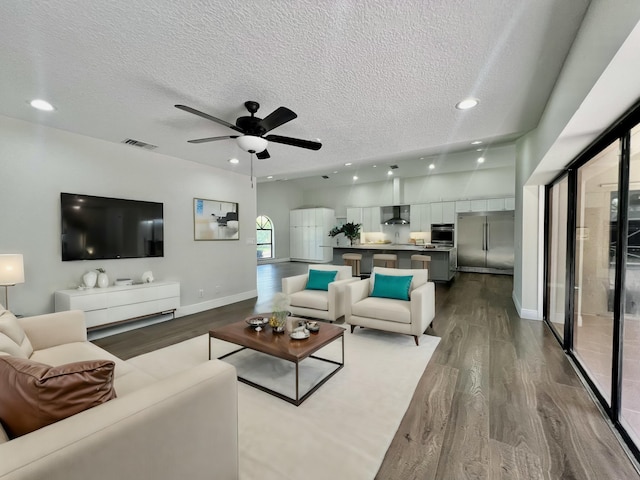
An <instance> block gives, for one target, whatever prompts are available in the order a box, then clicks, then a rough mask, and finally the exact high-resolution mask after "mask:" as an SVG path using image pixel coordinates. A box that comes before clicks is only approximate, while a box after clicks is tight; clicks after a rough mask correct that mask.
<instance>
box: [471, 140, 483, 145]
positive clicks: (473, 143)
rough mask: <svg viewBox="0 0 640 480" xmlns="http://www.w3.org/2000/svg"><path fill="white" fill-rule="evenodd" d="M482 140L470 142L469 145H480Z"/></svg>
mask: <svg viewBox="0 0 640 480" xmlns="http://www.w3.org/2000/svg"><path fill="white" fill-rule="evenodd" d="M481 143H482V140H476V141H475V142H471V145H480V144H481Z"/></svg>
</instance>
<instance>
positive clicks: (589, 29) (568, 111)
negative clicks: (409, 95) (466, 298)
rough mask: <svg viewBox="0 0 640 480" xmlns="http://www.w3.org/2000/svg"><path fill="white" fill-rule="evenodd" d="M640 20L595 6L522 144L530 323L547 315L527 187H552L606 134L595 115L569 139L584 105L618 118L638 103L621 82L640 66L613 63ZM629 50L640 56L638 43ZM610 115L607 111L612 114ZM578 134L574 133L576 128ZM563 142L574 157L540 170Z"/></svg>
mask: <svg viewBox="0 0 640 480" xmlns="http://www.w3.org/2000/svg"><path fill="white" fill-rule="evenodd" d="M639 19H640V2H638V1H637V0H593V1H592V2H591V4H590V7H589V10H588V11H587V14H586V16H585V19H584V21H583V24H582V27H581V28H580V31H579V33H578V36H577V37H576V40H575V42H574V44H573V46H572V49H571V51H570V52H569V55H568V57H567V60H566V61H565V65H564V67H563V70H562V72H561V74H560V77H559V78H558V82H557V83H556V87H555V88H554V91H553V93H552V95H551V97H550V98H549V102H548V104H547V107H546V109H545V111H544V113H543V116H542V118H541V120H540V123H539V124H538V127H537V128H536V129H535V130H533V131H532V132H530V133H529V134H527V135H526V136H524V137H522V138H521V139H520V140H519V141H518V142H517V167H516V218H515V220H516V221H515V223H516V237H515V242H516V247H518V246H521V248H516V257H515V266H514V292H513V297H514V302H515V304H516V306H518V307H519V313H520V315H521V316H524V317H526V318H540V317H541V314H542V312H540V311H539V310H540V308H539V305H540V301H539V299H540V296H541V294H542V280H541V278H540V275H539V273H538V270H539V265H540V262H542V261H543V260H542V258H541V256H540V255H539V249H538V248H537V245H535V244H533V243H532V242H527V241H526V240H525V239H527V238H535V237H537V236H538V234H539V231H540V229H541V228H543V227H542V225H541V223H540V222H539V218H538V211H537V208H534V207H533V199H532V198H531V195H530V194H531V191H529V192H527V188H526V186H527V185H538V184H544V183H546V182H548V181H549V180H550V179H551V178H552V177H553V170H552V167H554V166H555V169H556V171H559V170H560V169H561V168H562V166H563V165H566V164H568V163H569V162H570V161H571V160H573V156H574V155H575V154H577V153H578V152H579V151H580V150H581V149H583V148H585V147H586V146H588V144H589V143H590V142H591V141H593V139H594V138H595V137H597V136H598V135H599V134H600V133H601V131H602V129H601V128H599V127H598V126H599V125H600V123H601V119H600V118H599V117H600V115H599V114H596V115H595V116H594V115H591V120H590V119H589V118H587V119H586V121H587V122H588V125H590V127H591V130H590V131H584V132H583V133H582V134H581V135H579V136H578V135H575V134H574V135H569V136H567V133H566V132H571V130H572V128H567V126H568V125H571V123H572V121H574V122H575V121H576V119H577V117H579V115H578V113H579V112H580V109H581V108H582V106H583V105H587V104H591V105H594V104H595V105H597V104H598V103H601V104H603V105H607V104H609V105H611V104H615V105H617V109H616V110H617V116H619V115H622V113H623V112H624V111H625V109H626V108H628V107H629V106H630V105H631V104H632V103H633V102H634V101H635V100H636V99H637V98H638V95H639V94H640V92H639V91H638V89H637V84H636V88H635V90H631V91H629V90H623V89H621V88H620V83H621V81H622V79H624V80H626V78H625V77H628V73H625V71H627V72H628V71H637V70H638V64H637V61H628V62H622V63H621V64H613V65H612V62H611V60H612V58H614V57H615V55H616V53H617V52H618V51H619V49H620V47H621V45H623V44H624V42H625V40H626V39H627V37H628V36H629V33H630V32H631V31H632V30H633V29H634V27H636V25H637V24H638V20H639ZM628 48H629V49H630V50H631V51H635V52H637V51H638V48H637V43H635V42H632V44H631V45H629V46H628ZM612 70H615V71H616V75H617V77H616V78H617V79H618V82H615V81H613V82H611V83H610V84H609V85H608V86H607V87H606V88H602V87H601V88H599V89H597V90H595V89H593V87H594V85H595V84H596V83H597V82H598V80H599V78H601V76H604V75H606V74H607V71H612ZM603 72H605V74H604V75H603ZM622 97H625V98H622ZM626 97H628V98H626ZM592 110H593V109H592ZM595 111H596V112H599V111H601V110H598V109H595ZM609 113H610V112H608V111H607V114H609ZM581 121H582V122H584V121H585V119H584V118H582V119H581ZM607 125H609V123H607ZM573 130H574V131H575V127H574V128H573ZM563 133H565V135H564V137H563ZM569 137H571V138H569ZM563 142H565V143H566V142H569V143H570V144H571V149H572V151H573V154H570V155H568V156H567V157H566V158H557V156H556V158H554V161H555V165H553V166H552V165H549V164H547V165H544V167H541V163H542V162H543V160H544V157H545V156H546V155H548V152H550V151H552V150H553V149H554V148H556V145H558V144H562V143H563ZM563 151H565V152H566V151H568V150H567V149H563ZM541 169H544V170H545V172H546V174H545V175H538V176H536V170H541ZM532 258H534V259H535V260H536V261H535V263H534V262H532V261H531V259H532ZM531 312H536V313H535V314H533V313H531Z"/></svg>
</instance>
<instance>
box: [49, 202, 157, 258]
mask: <svg viewBox="0 0 640 480" xmlns="http://www.w3.org/2000/svg"><path fill="white" fill-rule="evenodd" d="M60 211H61V218H62V260H63V261H69V260H104V259H112V258H142V257H162V256H164V241H163V240H164V238H163V237H164V221H163V204H162V203H155V202H143V201H138V200H125V199H121V198H107V197H94V196H91V195H80V194H74V193H61V194H60Z"/></svg>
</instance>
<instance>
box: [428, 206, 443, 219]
mask: <svg viewBox="0 0 640 480" xmlns="http://www.w3.org/2000/svg"><path fill="white" fill-rule="evenodd" d="M430 209H431V223H432V224H433V223H442V202H433V203H431V204H430Z"/></svg>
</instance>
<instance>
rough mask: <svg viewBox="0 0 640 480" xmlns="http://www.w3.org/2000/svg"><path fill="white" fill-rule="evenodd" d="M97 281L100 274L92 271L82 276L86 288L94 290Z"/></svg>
mask: <svg viewBox="0 0 640 480" xmlns="http://www.w3.org/2000/svg"><path fill="white" fill-rule="evenodd" d="M96 280H98V273H97V272H95V271H93V270H91V271H90V272H87V273H85V274H84V275H83V276H82V283H84V286H85V288H93V287H95V286H96Z"/></svg>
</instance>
